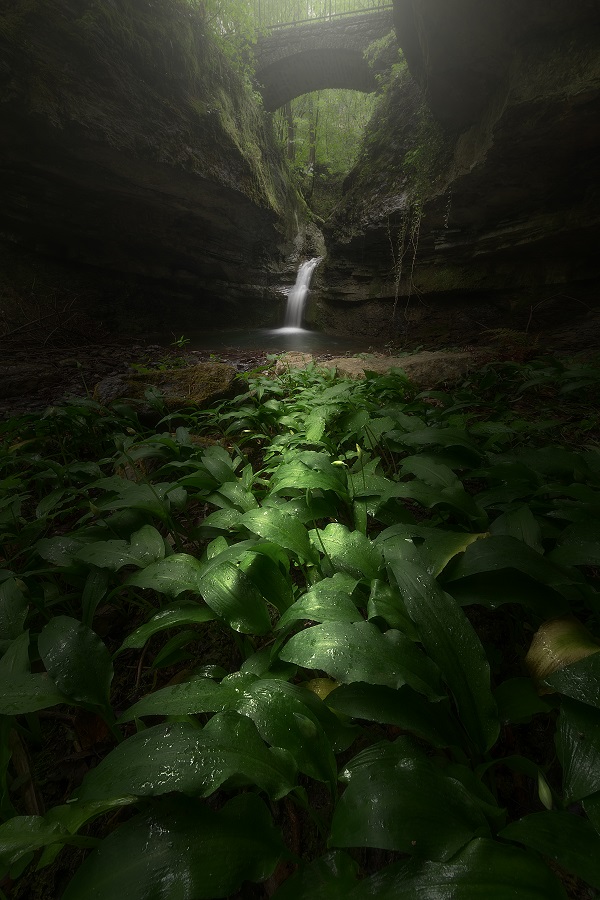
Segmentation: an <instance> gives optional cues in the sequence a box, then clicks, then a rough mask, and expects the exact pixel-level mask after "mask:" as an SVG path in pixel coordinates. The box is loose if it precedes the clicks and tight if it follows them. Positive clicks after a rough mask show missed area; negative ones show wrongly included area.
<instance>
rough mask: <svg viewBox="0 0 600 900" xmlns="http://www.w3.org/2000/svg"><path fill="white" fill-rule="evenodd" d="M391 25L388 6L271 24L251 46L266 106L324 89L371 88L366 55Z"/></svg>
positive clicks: (372, 81) (272, 107) (372, 74)
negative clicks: (274, 26)
mask: <svg viewBox="0 0 600 900" xmlns="http://www.w3.org/2000/svg"><path fill="white" fill-rule="evenodd" d="M392 27H393V14H392V10H391V9H386V10H382V11H379V12H372V13H367V14H364V15H359V16H348V17H340V18H339V19H332V20H330V21H326V22H323V21H320V22H314V23H305V24H297V25H291V26H286V27H282V28H277V29H274V30H273V31H271V32H270V34H268V35H267V36H266V37H263V38H261V39H260V40H259V41H258V43H257V45H256V49H255V56H256V63H257V65H256V80H257V82H258V84H259V90H260V91H261V93H262V96H263V100H264V104H265V108H266V109H268V110H275V109H277V108H278V107H280V106H283V104H284V103H287V102H288V101H289V100H292V99H293V98H294V97H299V96H300V95H301V94H306V93H309V92H310V91H317V90H323V89H325V88H351V89H353V90H357V91H365V92H369V91H374V90H375V89H376V88H377V81H376V78H375V74H376V73H375V72H374V71H373V70H372V69H371V68H370V66H369V65H368V64H367V62H366V60H365V58H364V51H365V50H366V48H367V47H368V46H369V44H371V43H372V42H373V41H375V40H378V39H380V38H382V37H384V36H385V35H386V34H388V33H389V31H390V30H391V29H392Z"/></svg>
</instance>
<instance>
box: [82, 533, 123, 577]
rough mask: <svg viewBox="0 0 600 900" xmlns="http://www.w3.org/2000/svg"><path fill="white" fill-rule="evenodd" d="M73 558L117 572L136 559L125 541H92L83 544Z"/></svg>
mask: <svg viewBox="0 0 600 900" xmlns="http://www.w3.org/2000/svg"><path fill="white" fill-rule="evenodd" d="M74 558H75V559H80V560H81V561H82V562H85V563H87V564H88V565H90V566H98V567H99V568H101V569H110V571H111V572H118V571H119V569H121V568H123V566H134V565H136V563H137V560H136V559H135V557H134V556H132V554H131V547H130V545H129V543H128V542H127V541H117V540H114V541H94V543H93V544H84V546H83V547H81V549H80V550H78V551H77V553H76V554H74Z"/></svg>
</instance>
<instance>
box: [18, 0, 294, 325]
mask: <svg viewBox="0 0 600 900" xmlns="http://www.w3.org/2000/svg"><path fill="white" fill-rule="evenodd" d="M0 193H1V196H2V204H1V205H0V257H1V259H2V263H3V265H2V270H3V271H4V273H5V279H6V282H5V283H4V284H3V285H2V286H1V293H0V297H1V298H2V299H3V301H4V302H5V304H7V303H10V302H12V303H15V302H19V297H18V296H17V295H18V294H19V291H26V292H31V285H32V284H34V283H35V284H36V285H37V291H38V292H40V291H41V292H43V291H44V290H45V291H46V293H47V294H48V295H50V294H51V295H52V296H53V297H54V298H55V300H56V297H57V296H59V295H60V294H61V291H62V293H63V295H64V296H68V297H77V298H81V297H87V298H88V300H89V301H90V302H91V303H93V304H95V305H97V306H100V307H101V308H102V309H101V315H102V317H103V318H106V319H107V320H111V321H112V323H113V325H115V326H117V325H121V326H123V324H126V325H131V324H132V321H133V319H134V318H135V317H138V318H144V317H145V318H146V319H147V318H148V316H149V315H150V319H151V320H152V321H151V322H146V323H145V324H146V326H147V325H148V324H157V323H158V322H160V320H161V319H162V320H163V321H166V320H169V321H171V320H172V321H173V322H175V321H176V316H177V311H178V310H179V312H180V313H182V314H183V312H184V311H185V314H186V318H185V317H184V319H181V316H180V319H179V320H178V321H185V324H186V327H190V326H192V327H193V325H194V324H196V325H197V326H201V325H206V324H209V323H214V322H218V324H221V325H228V324H229V325H239V324H241V323H242V322H244V321H252V320H253V319H255V318H256V315H257V305H258V304H261V305H262V304H263V303H264V301H265V298H267V297H268V296H269V289H270V286H271V285H272V284H273V281H274V279H275V272H276V271H277V269H278V268H279V267H280V262H281V259H282V256H283V254H284V253H286V252H288V251H289V248H290V241H291V239H292V238H293V236H294V234H295V232H296V231H297V218H296V220H295V221H294V219H295V216H296V217H297V214H298V207H297V203H296V199H295V197H294V195H293V194H292V193H291V192H290V189H289V187H288V185H287V182H286V178H285V173H284V170H283V166H282V163H281V159H280V156H279V153H278V151H277V148H276V147H275V146H274V143H273V139H272V137H271V134H270V129H268V128H267V127H266V123H265V120H264V114H263V113H262V112H261V110H260V109H259V107H258V106H257V105H256V104H255V103H254V102H253V98H252V96H251V94H250V93H249V91H248V89H247V88H246V87H245V85H244V84H243V83H242V79H241V78H240V77H239V76H238V75H237V74H236V73H235V72H234V71H233V70H232V69H231V67H230V66H229V65H228V63H227V62H226V60H225V59H224V58H223V56H222V54H221V53H220V52H219V51H218V49H217V48H216V47H215V45H214V42H213V41H212V39H211V38H210V36H209V34H208V28H207V25H206V22H205V21H204V18H203V15H202V12H201V9H200V8H198V7H192V6H190V4H189V3H187V2H185V0H160V2H158V0H26V2H24V0H7V2H5V3H3V4H2V9H1V10H0ZM8 282H10V284H9V283H8ZM27 299H28V298H27V297H25V300H27ZM46 299H47V298H46ZM21 300H23V297H21ZM61 302H62V301H61ZM0 305H1V304H0ZM273 313H274V314H275V308H273ZM261 315H264V313H262V314H261Z"/></svg>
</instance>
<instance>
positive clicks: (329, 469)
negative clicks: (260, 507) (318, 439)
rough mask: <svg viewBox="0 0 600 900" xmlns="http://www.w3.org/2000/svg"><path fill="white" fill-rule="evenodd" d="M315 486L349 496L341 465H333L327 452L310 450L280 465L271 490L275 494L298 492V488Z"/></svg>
mask: <svg viewBox="0 0 600 900" xmlns="http://www.w3.org/2000/svg"><path fill="white" fill-rule="evenodd" d="M314 488H318V489H320V490H324V491H334V492H335V493H336V494H337V495H338V496H340V497H342V498H343V499H347V497H348V489H347V487H346V484H345V480H344V478H343V476H342V474H341V472H340V471H339V467H338V468H336V467H335V466H332V464H331V460H330V459H329V457H328V455H327V454H325V453H316V452H315V451H310V450H306V451H304V452H302V453H299V454H297V456H296V457H295V458H293V459H292V460H291V461H290V462H284V463H282V464H281V465H280V466H278V468H277V470H276V471H275V473H274V475H273V478H272V479H271V484H270V491H271V493H274V494H278V493H282V492H286V493H287V492H288V491H290V490H292V491H293V492H294V493H296V492H297V491H298V490H306V489H309V490H310V489H314Z"/></svg>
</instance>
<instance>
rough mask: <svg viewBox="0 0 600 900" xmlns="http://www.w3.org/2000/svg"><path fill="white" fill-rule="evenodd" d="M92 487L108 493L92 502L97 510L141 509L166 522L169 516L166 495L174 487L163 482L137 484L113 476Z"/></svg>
mask: <svg viewBox="0 0 600 900" xmlns="http://www.w3.org/2000/svg"><path fill="white" fill-rule="evenodd" d="M93 487H96V488H100V489H101V490H105V491H107V492H108V496H105V497H100V498H99V499H97V500H95V501H94V505H95V506H96V508H97V509H101V510H104V509H106V510H111V509H141V510H143V511H144V512H149V513H151V514H152V515H153V516H156V517H157V518H159V519H163V520H165V521H166V520H167V519H168V516H169V501H168V499H167V496H166V495H167V493H168V491H169V490H171V489H173V488H174V487H175V485H173V484H169V483H165V482H163V483H160V484H158V483H157V484H152V485H150V484H137V483H136V482H135V481H129V480H128V479H127V478H120V477H119V476H118V475H113V476H112V477H111V478H102V479H101V480H100V481H97V482H96V483H95V484H94V485H93Z"/></svg>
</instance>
